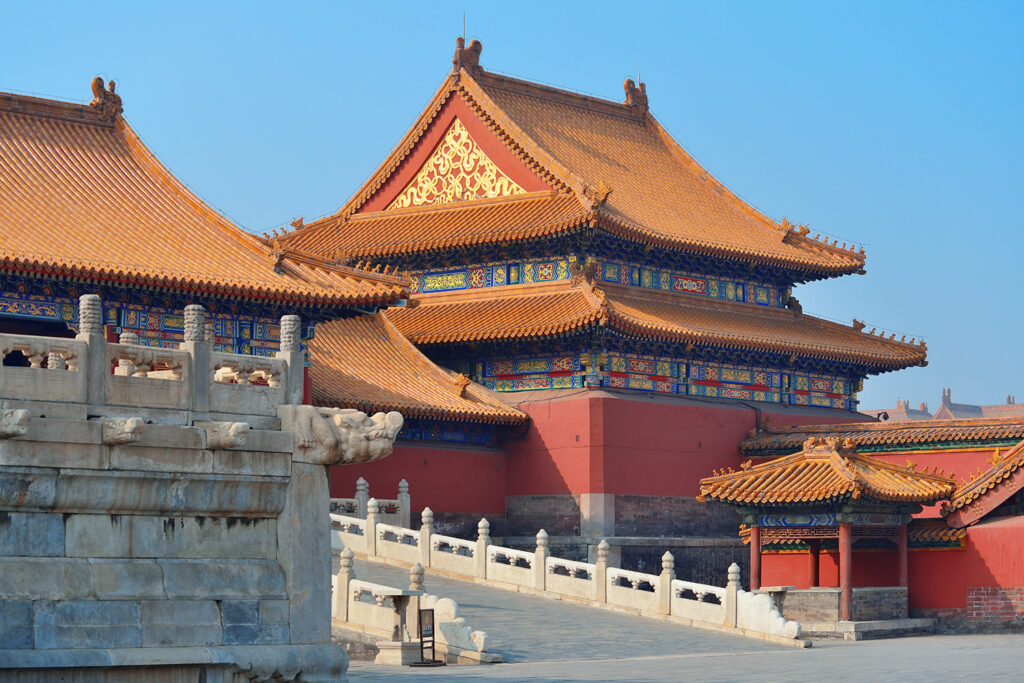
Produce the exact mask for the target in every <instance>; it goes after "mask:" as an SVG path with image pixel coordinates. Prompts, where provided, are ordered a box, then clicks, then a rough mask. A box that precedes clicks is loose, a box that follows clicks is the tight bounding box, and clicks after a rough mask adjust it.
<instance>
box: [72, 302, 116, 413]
mask: <svg viewBox="0 0 1024 683" xmlns="http://www.w3.org/2000/svg"><path fill="white" fill-rule="evenodd" d="M75 339H78V340H79V341H84V342H85V343H86V344H87V345H88V350H87V351H86V352H85V362H84V363H82V364H80V365H79V368H80V369H79V372H81V370H82V369H83V368H84V370H85V373H86V376H85V381H86V387H87V389H86V392H87V393H86V396H87V397H88V401H89V403H91V404H93V405H103V404H104V403H106V402H107V375H108V374H109V373H110V368H108V367H107V340H106V339H105V338H104V336H103V302H102V301H101V300H100V297H99V295H97V294H83V295H82V296H80V297H79V298H78V334H77V335H75Z"/></svg>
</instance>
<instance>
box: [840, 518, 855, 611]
mask: <svg viewBox="0 0 1024 683" xmlns="http://www.w3.org/2000/svg"><path fill="white" fill-rule="evenodd" d="M839 592H840V597H839V619H840V621H850V616H851V614H853V525H852V524H851V523H850V522H840V524H839Z"/></svg>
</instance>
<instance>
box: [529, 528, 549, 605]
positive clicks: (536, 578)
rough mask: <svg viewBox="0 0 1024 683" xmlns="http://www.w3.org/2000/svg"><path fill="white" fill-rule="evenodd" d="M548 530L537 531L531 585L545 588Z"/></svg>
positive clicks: (539, 588) (538, 588)
mask: <svg viewBox="0 0 1024 683" xmlns="http://www.w3.org/2000/svg"><path fill="white" fill-rule="evenodd" d="M550 554H551V551H550V550H548V532H546V531H544V530H543V529H541V530H540V531H538V532H537V549H536V550H535V551H534V553H533V587H534V588H536V589H537V590H539V591H542V590H545V587H546V582H547V578H548V556H549V555H550Z"/></svg>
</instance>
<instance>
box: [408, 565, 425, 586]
mask: <svg viewBox="0 0 1024 683" xmlns="http://www.w3.org/2000/svg"><path fill="white" fill-rule="evenodd" d="M425 573H426V572H425V571H424V569H423V565H422V564H420V563H419V562H417V563H416V564H414V565H413V566H411V567H409V590H411V591H421V590H423V575H424V574H425Z"/></svg>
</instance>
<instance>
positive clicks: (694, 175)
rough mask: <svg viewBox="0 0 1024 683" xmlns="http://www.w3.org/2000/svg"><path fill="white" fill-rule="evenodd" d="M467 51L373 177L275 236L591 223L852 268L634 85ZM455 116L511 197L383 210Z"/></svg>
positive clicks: (854, 254) (432, 233) (497, 235)
mask: <svg viewBox="0 0 1024 683" xmlns="http://www.w3.org/2000/svg"><path fill="white" fill-rule="evenodd" d="M480 49H481V48H480V47H479V43H478V42H477V41H473V43H471V44H470V46H469V47H465V46H463V45H461V44H460V47H459V48H458V49H457V50H456V58H455V68H454V69H453V70H452V72H451V74H450V75H449V77H448V78H447V79H446V80H445V82H444V83H443V84H442V85H441V87H440V89H439V90H438V91H437V92H436V94H435V95H434V97H433V99H432V100H431V102H430V104H429V105H428V106H427V108H426V109H425V110H424V112H423V113H422V114H421V115H420V117H419V119H418V120H417V121H416V123H415V124H414V125H413V127H412V128H411V129H410V131H409V132H408V133H407V134H406V136H405V137H404V138H403V139H402V140H401V142H400V143H399V144H398V146H397V147H396V148H395V149H394V151H393V152H392V153H391V154H390V155H389V156H388V158H387V159H386V160H385V161H384V162H383V163H382V164H381V165H380V167H379V168H378V169H377V171H376V172H375V173H374V174H373V175H372V176H371V177H370V178H369V179H368V180H367V181H366V183H365V184H364V185H363V187H362V188H360V190H359V191H358V192H356V194H355V195H354V196H353V197H352V199H350V200H349V202H348V203H346V204H345V206H343V207H342V208H341V209H340V210H339V211H338V212H337V213H336V214H334V215H332V216H329V217H326V218H323V219H321V220H318V221H315V222H312V223H309V224H307V225H305V226H303V227H301V228H300V229H298V230H297V231H295V232H293V233H290V234H289V235H288V236H287V237H286V241H287V243H288V244H291V245H294V246H296V247H299V248H302V249H304V250H308V251H314V252H317V253H321V254H330V255H332V256H335V257H338V258H363V257H385V256H389V255H393V254H400V253H402V254H409V253H416V252H426V251H435V250H441V249H446V248H449V247H452V246H465V245H476V244H499V243H509V242H515V241H522V240H529V239H533V238H536V237H538V236H546V235H553V234H559V233H565V232H569V231H573V230H577V229H579V228H581V227H593V226H599V227H600V228H601V229H603V230H605V231H607V232H609V233H612V234H615V235H618V236H620V237H622V238H624V239H627V240H630V241H634V242H640V243H644V244H648V245H652V246H657V247H662V248H667V249H674V250H682V251H687V252H693V253H695V254H704V255H710V256H716V257H721V258H727V259H737V260H741V261H743V262H746V263H760V264H766V265H772V266H779V267H784V268H787V269H791V270H794V271H798V272H801V273H803V274H804V277H805V278H806V279H815V278H820V277H831V276H834V275H841V274H844V273H852V272H856V271H859V270H861V269H862V268H863V266H864V254H863V251H856V250H854V249H853V248H852V247H845V248H844V247H841V246H839V245H838V244H829V243H827V242H825V241H822V240H818V239H813V238H811V237H809V235H808V231H807V229H806V228H803V227H798V226H794V225H792V224H790V223H789V222H788V221H783V222H782V223H778V222H776V221H774V220H772V219H770V218H768V217H767V216H765V215H763V214H761V213H760V212H758V211H757V210H755V209H754V208H752V207H751V206H750V205H748V204H746V203H745V202H743V201H742V200H741V199H739V198H738V197H737V196H736V195H735V194H733V193H732V192H730V191H729V190H728V189H727V188H725V187H724V186H723V185H722V184H721V183H719V182H718V181H717V180H715V179H714V178H713V177H712V176H711V174H710V173H708V172H707V170H705V169H704V168H703V167H701V166H700V165H699V164H698V163H697V162H696V161H694V160H693V158H692V157H690V155H689V154H687V153H686V152H685V151H684V150H683V149H682V148H681V147H680V146H679V144H678V143H677V142H676V141H675V140H674V139H673V138H672V137H671V136H670V135H669V134H668V133H667V132H666V131H665V130H664V129H663V128H662V127H661V126H660V125H659V124H658V122H657V121H656V120H655V119H654V117H653V116H652V115H651V114H650V112H649V111H648V107H647V96H646V91H645V90H644V88H643V84H641V86H640V87H637V86H635V84H633V83H632V81H627V83H626V86H625V89H626V102H623V103H620V102H612V101H609V100H604V99H599V98H595V97H589V96H585V95H580V94H578V93H573V92H569V91H566V90H561V89H558V88H552V87H549V86H544V85H539V84H536V83H530V82H527V81H522V80H519V79H515V78H510V77H506V76H500V75H497V74H493V73H488V72H486V71H484V70H483V69H482V68H481V67H480V65H479V54H480ZM456 119H457V120H458V122H461V123H462V124H465V125H466V128H467V129H470V130H469V133H470V136H471V137H472V140H473V142H474V143H475V144H477V145H479V146H480V147H481V148H482V149H483V156H485V157H487V158H488V160H494V163H495V165H496V166H498V167H501V169H500V170H501V171H504V172H505V173H507V174H508V175H509V177H510V180H511V181H513V184H514V185H515V188H516V190H517V191H514V192H505V193H503V194H495V193H491V195H490V196H491V197H494V199H493V200H491V201H488V202H483V201H469V202H466V201H458V200H459V199H466V198H468V199H477V198H478V197H480V196H481V195H479V194H477V195H473V196H470V197H461V198H458V197H457V198H456V199H457V201H454V202H449V203H446V204H437V203H422V204H420V205H417V206H412V207H411V208H394V207H395V204H394V202H393V200H394V199H395V198H396V197H398V195H399V193H401V192H402V191H404V190H406V189H407V187H408V183H409V182H410V181H412V180H413V179H414V174H415V173H416V172H417V171H418V170H419V168H420V165H421V164H423V162H424V160H425V158H426V157H427V156H428V155H429V153H430V152H431V151H432V150H433V149H435V147H436V146H437V145H438V143H439V141H441V140H442V139H443V137H444V134H445V131H446V130H449V128H450V126H452V125H453V121H455V120H456ZM474 126H475V130H474V129H473V127H474ZM399 205H401V206H405V205H406V203H404V202H401V203H399Z"/></svg>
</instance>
